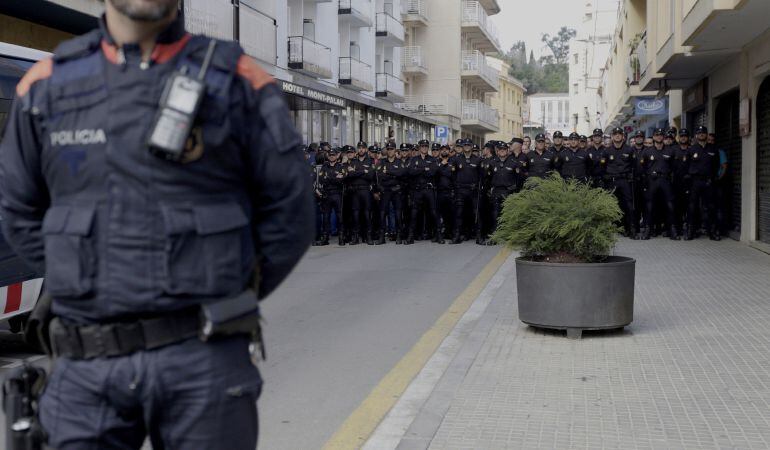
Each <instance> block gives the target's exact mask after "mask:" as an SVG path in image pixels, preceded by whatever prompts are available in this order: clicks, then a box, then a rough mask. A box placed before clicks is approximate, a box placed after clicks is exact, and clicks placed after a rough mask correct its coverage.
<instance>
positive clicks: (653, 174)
mask: <svg viewBox="0 0 770 450" xmlns="http://www.w3.org/2000/svg"><path fill="white" fill-rule="evenodd" d="M650 178H651V179H653V180H657V179H658V178H664V179H666V180H668V179H670V178H671V174H669V173H663V172H650Z"/></svg>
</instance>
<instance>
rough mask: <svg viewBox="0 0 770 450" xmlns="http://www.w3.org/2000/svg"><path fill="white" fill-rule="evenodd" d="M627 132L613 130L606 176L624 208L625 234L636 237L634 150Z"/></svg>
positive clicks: (609, 185)
mask: <svg viewBox="0 0 770 450" xmlns="http://www.w3.org/2000/svg"><path fill="white" fill-rule="evenodd" d="M625 139H626V138H625V132H624V131H623V129H622V128H620V127H616V128H614V129H613V130H612V144H610V147H609V148H608V149H607V169H606V174H605V176H604V179H605V182H606V188H607V189H612V190H614V192H615V197H617V198H618V203H619V204H620V209H621V210H623V223H624V227H625V235H626V237H629V238H632V239H633V238H636V234H635V232H634V231H635V229H636V227H635V226H634V217H635V215H634V199H633V195H634V192H633V188H632V186H631V183H632V181H633V179H634V165H635V164H636V158H634V150H633V149H632V148H631V147H629V146H628V145H626V143H625Z"/></svg>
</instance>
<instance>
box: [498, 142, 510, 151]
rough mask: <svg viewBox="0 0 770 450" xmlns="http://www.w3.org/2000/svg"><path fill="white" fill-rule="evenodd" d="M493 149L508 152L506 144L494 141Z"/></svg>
mask: <svg viewBox="0 0 770 450" xmlns="http://www.w3.org/2000/svg"><path fill="white" fill-rule="evenodd" d="M495 148H498V149H501V148H504V149H506V150H508V143H507V142H503V141H495Z"/></svg>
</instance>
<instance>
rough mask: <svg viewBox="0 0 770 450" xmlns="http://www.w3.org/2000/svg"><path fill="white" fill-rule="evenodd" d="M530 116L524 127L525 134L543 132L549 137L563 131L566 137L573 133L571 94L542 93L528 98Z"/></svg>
mask: <svg viewBox="0 0 770 450" xmlns="http://www.w3.org/2000/svg"><path fill="white" fill-rule="evenodd" d="M527 110H528V111H529V115H528V116H527V121H526V123H525V125H524V132H525V133H532V132H533V131H532V130H543V131H544V132H545V134H546V135H547V136H549V137H550V136H552V135H553V133H554V132H556V131H561V132H562V133H563V134H564V135H565V136H566V135H568V134H569V133H571V132H572V126H571V124H570V109H569V94H568V93H566V92H564V93H557V94H551V93H542V94H533V95H530V96H528V97H527Z"/></svg>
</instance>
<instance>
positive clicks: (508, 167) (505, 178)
mask: <svg viewBox="0 0 770 450" xmlns="http://www.w3.org/2000/svg"><path fill="white" fill-rule="evenodd" d="M496 150H497V156H496V157H495V158H494V159H492V162H491V163H490V165H489V168H488V169H487V170H488V174H489V175H488V176H489V185H490V188H491V189H490V202H491V204H492V228H494V227H495V226H497V219H498V218H499V217H500V213H501V212H502V210H503V202H505V199H506V198H507V197H508V196H509V195H511V194H513V193H514V192H515V191H516V186H518V185H519V177H520V176H521V162H520V161H519V160H518V159H516V158H512V157H511V156H510V155H509V154H508V152H509V148H508V144H507V143H506V142H501V141H498V142H497V149H496Z"/></svg>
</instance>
